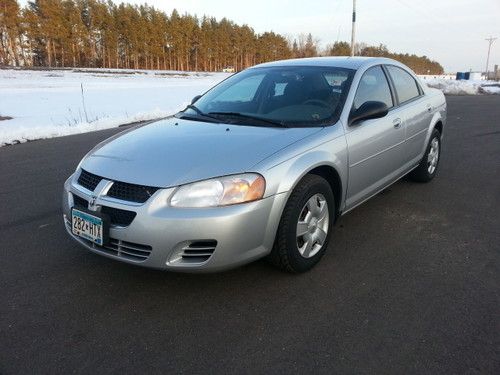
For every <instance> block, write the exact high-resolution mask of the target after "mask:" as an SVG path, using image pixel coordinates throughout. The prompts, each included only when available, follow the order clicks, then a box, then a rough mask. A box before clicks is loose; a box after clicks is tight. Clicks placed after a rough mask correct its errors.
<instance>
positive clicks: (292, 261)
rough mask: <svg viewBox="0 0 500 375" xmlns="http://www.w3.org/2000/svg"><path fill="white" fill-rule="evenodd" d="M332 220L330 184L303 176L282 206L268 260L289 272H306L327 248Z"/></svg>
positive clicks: (333, 219)
mask: <svg viewBox="0 0 500 375" xmlns="http://www.w3.org/2000/svg"><path fill="white" fill-rule="evenodd" d="M325 207H326V210H325ZM299 221H300V223H299ZM334 221H335V199H334V196H333V192H332V189H331V187H330V185H329V184H328V182H327V181H326V180H325V179H324V178H322V177H320V176H317V175H313V174H309V175H306V176H305V177H304V178H303V179H302V180H301V181H300V182H299V184H298V185H297V187H296V188H295V189H294V190H293V192H292V194H291V195H290V198H289V199H288V202H287V203H286V206H285V209H284V210H283V214H282V216H281V220H280V224H279V226H278V231H277V233H276V239H275V241H274V246H273V250H272V251H271V254H270V255H269V260H270V261H271V263H273V264H274V265H275V266H277V267H279V268H281V269H282V270H284V271H287V272H290V273H298V272H305V271H308V270H310V269H311V268H312V267H314V266H315V265H316V263H318V262H319V260H320V259H321V257H322V256H323V254H324V253H325V251H326V249H327V247H328V242H329V240H330V235H331V233H332V228H333V223H334ZM299 232H300V234H301V235H299ZM302 233H304V234H303V235H302Z"/></svg>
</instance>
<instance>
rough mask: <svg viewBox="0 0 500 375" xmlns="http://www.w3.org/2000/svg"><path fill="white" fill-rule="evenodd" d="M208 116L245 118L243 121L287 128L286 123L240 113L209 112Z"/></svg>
mask: <svg viewBox="0 0 500 375" xmlns="http://www.w3.org/2000/svg"><path fill="white" fill-rule="evenodd" d="M208 115H218V116H228V117H240V118H243V119H248V120H255V121H260V122H264V123H266V124H270V125H274V126H279V127H281V128H286V127H287V126H286V125H285V123H284V122H282V121H274V120H270V119H267V118H263V117H258V116H252V115H247V114H245V113H240V112H208Z"/></svg>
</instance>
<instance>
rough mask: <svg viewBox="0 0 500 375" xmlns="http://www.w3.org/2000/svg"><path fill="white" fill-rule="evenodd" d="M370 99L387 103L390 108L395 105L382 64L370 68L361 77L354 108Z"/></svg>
mask: <svg viewBox="0 0 500 375" xmlns="http://www.w3.org/2000/svg"><path fill="white" fill-rule="evenodd" d="M370 101H375V102H382V103H385V104H386V105H387V107H388V108H391V107H392V106H393V103H392V96H391V89H390V88H389V83H388V82H387V78H386V76H385V74H384V71H383V70H382V67H380V66H374V67H372V68H370V69H368V70H367V71H366V72H365V73H364V74H363V77H361V80H360V81H359V85H358V89H357V90H356V96H355V97H354V110H357V109H358V108H359V107H361V106H362V105H363V103H365V102H370Z"/></svg>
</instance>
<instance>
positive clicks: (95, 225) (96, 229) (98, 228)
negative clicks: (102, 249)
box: [71, 208, 104, 246]
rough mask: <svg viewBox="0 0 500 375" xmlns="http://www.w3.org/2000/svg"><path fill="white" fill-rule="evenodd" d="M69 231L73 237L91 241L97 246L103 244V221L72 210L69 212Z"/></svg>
mask: <svg viewBox="0 0 500 375" xmlns="http://www.w3.org/2000/svg"><path fill="white" fill-rule="evenodd" d="M71 230H72V232H73V234H74V235H77V236H79V237H82V238H85V239H86V240H89V241H92V242H94V243H96V244H97V245H101V246H102V245H103V243H104V222H103V219H102V218H100V217H98V216H94V215H91V214H89V213H87V212H83V211H80V210H77V209H76V208H73V209H72V210H71Z"/></svg>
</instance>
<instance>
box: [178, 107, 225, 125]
mask: <svg viewBox="0 0 500 375" xmlns="http://www.w3.org/2000/svg"><path fill="white" fill-rule="evenodd" d="M186 109H192V110H193V111H195V112H196V114H197V115H198V116H192V115H190V114H186V113H184V111H185V110H184V111H181V112H179V113H178V114H179V117H180V118H186V119H192V120H206V121H210V122H217V123H220V122H221V120H220V119H218V118H217V117H214V116H210V115H209V114H206V113H205V112H203V111H202V110H200V109H199V108H198V107H197V106H195V105H193V104H188V105H187V106H186Z"/></svg>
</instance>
